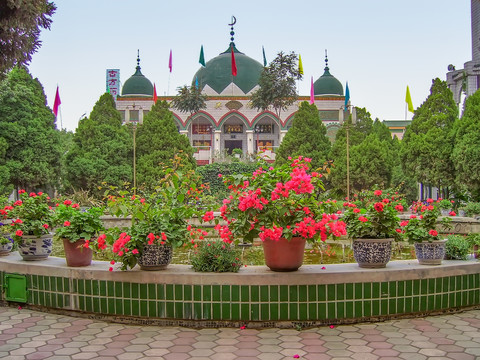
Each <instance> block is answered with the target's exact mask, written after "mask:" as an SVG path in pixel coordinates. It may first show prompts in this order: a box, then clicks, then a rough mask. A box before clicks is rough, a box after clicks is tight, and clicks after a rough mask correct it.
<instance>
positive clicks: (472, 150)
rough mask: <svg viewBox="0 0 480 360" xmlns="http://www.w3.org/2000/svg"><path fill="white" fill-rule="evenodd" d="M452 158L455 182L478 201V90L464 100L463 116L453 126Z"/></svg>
mask: <svg viewBox="0 0 480 360" xmlns="http://www.w3.org/2000/svg"><path fill="white" fill-rule="evenodd" d="M454 133H455V145H454V149H453V154H452V159H453V163H454V164H455V175H456V182H457V184H458V185H459V187H460V188H461V189H462V190H464V191H465V192H467V193H469V195H471V196H472V197H473V199H474V200H475V201H480V161H479V159H480V92H479V91H477V92H476V93H475V94H473V95H471V96H469V97H468V98H467V99H466V101H465V109H464V112H463V116H462V118H461V119H460V120H457V121H456V123H455V127H454Z"/></svg>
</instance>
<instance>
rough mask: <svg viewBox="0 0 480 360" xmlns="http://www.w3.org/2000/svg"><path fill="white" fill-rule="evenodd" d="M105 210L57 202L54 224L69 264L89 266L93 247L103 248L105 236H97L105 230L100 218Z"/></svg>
mask: <svg viewBox="0 0 480 360" xmlns="http://www.w3.org/2000/svg"><path fill="white" fill-rule="evenodd" d="M102 214H103V210H102V209H101V208H99V207H96V206H93V207H89V208H80V206H79V204H72V201H71V200H68V199H67V200H65V201H64V202H63V203H62V204H57V207H56V209H55V216H54V224H55V225H56V229H55V235H56V237H57V238H59V239H62V241H63V247H64V249H65V259H66V262H67V265H68V266H72V267H78V266H88V265H90V264H91V262H92V256H93V252H92V249H100V250H101V249H102V248H104V247H105V246H106V245H105V238H104V237H100V238H97V236H98V235H99V234H100V232H102V231H103V230H104V228H103V222H102V220H101V219H100V216H102Z"/></svg>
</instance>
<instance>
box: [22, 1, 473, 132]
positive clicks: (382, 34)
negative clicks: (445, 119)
mask: <svg viewBox="0 0 480 360" xmlns="http://www.w3.org/2000/svg"><path fill="white" fill-rule="evenodd" d="M53 1H54V3H55V4H56V6H57V11H56V13H55V14H54V15H53V17H52V19H53V23H52V26H51V29H50V30H42V33H41V37H40V40H41V41H42V47H41V48H40V49H39V51H38V52H37V53H36V54H34V56H33V59H32V61H31V63H30V65H29V70H30V73H31V74H32V76H33V77H36V78H38V80H39V81H40V82H41V83H42V85H43V87H44V90H45V94H46V96H47V102H48V105H49V106H50V107H53V103H54V100H55V91H56V87H57V85H58V87H59V93H60V98H61V102H62V104H61V106H60V110H59V113H60V115H59V119H58V121H57V127H59V128H60V125H61V126H62V128H66V129H68V130H71V131H74V130H75V129H76V127H77V125H78V120H79V119H80V118H81V117H82V116H84V114H85V116H89V114H90V112H91V111H92V109H93V106H94V105H95V103H96V102H97V100H98V99H99V98H100V96H101V95H102V94H103V93H104V92H105V89H106V87H105V76H106V75H105V74H106V69H120V80H121V82H122V83H125V81H126V80H127V79H128V78H129V77H130V76H131V75H133V74H134V72H135V67H136V58H137V49H139V50H140V59H141V63H140V65H141V68H142V70H141V71H142V73H143V75H145V76H146V77H147V78H148V79H149V80H150V81H151V82H152V83H155V84H156V88H157V94H158V95H159V96H160V95H175V94H176V93H177V90H176V89H177V88H178V87H180V86H183V85H190V84H191V82H192V79H193V76H194V74H195V72H196V71H197V70H198V69H199V68H200V66H201V65H200V64H199V62H198V59H199V54H200V47H201V46H202V45H203V47H204V53H205V60H206V61H208V60H210V59H212V58H213V57H215V56H217V55H218V54H220V53H221V52H224V51H225V50H226V49H227V48H228V45H229V43H230V34H229V33H230V27H229V25H228V24H229V23H230V22H231V19H232V15H233V16H235V18H236V19H237V23H236V25H235V44H236V47H237V48H238V49H239V50H240V51H241V52H243V53H245V54H246V55H247V56H249V57H251V58H253V59H255V60H257V61H258V62H260V63H263V57H262V46H263V47H264V48H265V54H266V58H267V61H268V62H270V61H271V60H273V59H274V57H275V56H276V54H277V53H278V52H280V51H284V52H290V51H294V52H295V53H297V54H300V55H301V57H302V64H303V69H304V79H303V80H302V81H300V82H299V94H300V95H304V96H309V94H310V78H311V77H312V76H313V79H314V81H315V80H317V79H318V78H319V77H320V76H321V75H322V74H323V71H324V67H325V61H324V59H325V49H326V50H327V51H328V60H329V64H328V65H329V68H330V73H331V74H332V75H333V76H335V77H336V78H337V79H338V80H339V81H340V82H341V83H342V84H343V86H344V89H345V84H346V82H347V81H348V87H349V90H350V100H351V103H352V105H354V106H358V107H361V108H366V109H367V111H369V112H370V113H371V115H372V118H373V119H375V118H378V119H380V120H404V119H405V93H406V87H407V85H408V86H409V88H410V93H411V97H412V102H413V106H414V107H415V108H417V107H418V106H420V105H421V104H422V103H423V102H424V101H425V99H426V98H427V97H428V95H429V91H430V86H431V84H432V79H434V78H437V77H438V78H440V79H442V80H445V79H446V72H447V66H448V65H449V64H453V65H454V66H455V67H456V68H457V69H462V68H463V64H464V63H465V62H467V61H470V60H471V59H472V50H471V47H472V46H471V21H470V1H468V0H456V1H451V0H415V1H414V0H403V1H385V0H364V1H358V0H337V1H326V0H297V1H287V0H276V1H271V0H263V1H258V0H256V1H253V0H242V1H229V2H226V1H224V0H203V1H198V0H176V1H166V0H136V1H126V0H117V1H114V0H82V1H71V0H70V1H69V0H53ZM170 50H172V60H173V70H172V73H170V72H169V68H168V61H169V53H170ZM411 117H412V114H411V113H408V114H407V119H411Z"/></svg>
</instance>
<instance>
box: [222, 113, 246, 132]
mask: <svg viewBox="0 0 480 360" xmlns="http://www.w3.org/2000/svg"><path fill="white" fill-rule="evenodd" d="M233 116H237V117H239V118H240V119H241V120H242V121H243V122H244V124H245V126H246V127H247V128H249V127H250V122H249V121H248V119H247V117H246V116H245V115H243V114H242V113H241V112H239V111H237V110H232V111H230V112H228V113H226V114H225V115H223V116H222V117H221V118H220V120H219V121H218V128H221V127H222V125H223V124H224V123H225V122H226V121H227V120H229V119H230V118H231V117H233Z"/></svg>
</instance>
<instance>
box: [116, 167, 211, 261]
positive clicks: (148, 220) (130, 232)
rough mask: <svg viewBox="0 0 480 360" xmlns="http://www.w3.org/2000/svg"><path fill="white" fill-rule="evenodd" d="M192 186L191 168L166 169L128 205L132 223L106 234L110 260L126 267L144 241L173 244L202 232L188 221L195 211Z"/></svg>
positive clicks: (174, 246) (143, 245)
mask: <svg viewBox="0 0 480 360" xmlns="http://www.w3.org/2000/svg"><path fill="white" fill-rule="evenodd" d="M196 188H197V187H196V179H195V178H194V174H193V172H189V173H187V174H183V173H181V172H177V171H175V170H174V169H169V170H167V172H166V175H165V177H164V178H163V179H162V181H161V182H160V184H159V186H157V187H156V190H155V192H154V193H153V194H151V195H149V196H145V197H144V198H141V199H140V201H138V202H135V207H132V208H131V215H132V226H131V227H130V228H129V229H126V231H123V232H121V233H120V234H119V235H118V232H119V231H118V230H117V232H116V233H112V232H110V233H108V234H107V236H108V242H109V243H110V244H111V245H112V251H113V255H114V259H113V261H112V264H114V263H115V262H120V263H121V264H122V265H121V269H122V270H127V269H128V268H133V267H135V265H136V264H137V263H138V260H139V259H140V257H141V256H142V254H143V252H144V250H145V248H146V246H147V245H169V246H171V247H172V248H177V247H180V246H183V245H185V244H186V243H189V242H191V241H193V240H192V239H193V237H196V236H200V237H201V236H203V235H205V233H204V232H203V233H202V232H198V231H197V230H195V229H192V226H191V225H189V223H188V220H189V219H190V218H192V216H193V215H195V214H196V213H197V211H196V210H195V206H194V205H192V203H194V201H192V200H196V198H198V196H199V193H198V192H197V191H196ZM113 231H115V230H113ZM111 270H113V268H111Z"/></svg>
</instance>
